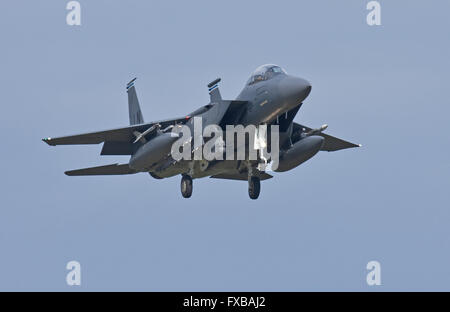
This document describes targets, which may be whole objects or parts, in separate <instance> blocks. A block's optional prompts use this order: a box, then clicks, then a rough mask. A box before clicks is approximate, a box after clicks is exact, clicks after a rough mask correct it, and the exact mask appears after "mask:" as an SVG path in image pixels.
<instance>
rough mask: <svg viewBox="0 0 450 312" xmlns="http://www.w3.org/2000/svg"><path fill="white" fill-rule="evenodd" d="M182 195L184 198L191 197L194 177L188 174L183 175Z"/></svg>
mask: <svg viewBox="0 0 450 312" xmlns="http://www.w3.org/2000/svg"><path fill="white" fill-rule="evenodd" d="M181 195H183V197H184V198H189V197H191V195H192V178H191V177H190V176H188V175H187V174H183V176H182V177H181Z"/></svg>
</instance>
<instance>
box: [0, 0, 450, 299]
mask: <svg viewBox="0 0 450 312" xmlns="http://www.w3.org/2000/svg"><path fill="white" fill-rule="evenodd" d="M67 2H68V1H61V0H58V1H57V0H47V1H21V0H20V1H3V2H2V4H1V5H0V12H1V13H0V15H1V16H0V38H1V43H2V48H1V49H0V65H1V66H0V72H1V74H0V90H1V94H2V103H3V105H2V110H3V111H2V114H0V118H1V123H0V127H1V131H0V136H1V141H2V144H3V145H2V146H3V158H2V160H3V161H2V162H1V165H0V170H1V172H2V178H1V179H0V189H1V197H0V198H1V199H0V201H1V209H0V250H1V257H0V290H59V291H76V290H149V291H160V290H168V291H171V290H179V291H180V290H181V291H198V290H202V291H204V290H206V291H208V290H211V291H214V290H217V291H228V290H234V291H247V290H254V291H282V290H286V291H302V290H306V291H309V290H314V291H321V290H326V291H328V290H339V291H347V290H356V291H377V290H447V291H448V290H450V289H449V285H450V283H449V281H450V266H449V263H450V249H449V244H450V228H449V226H448V224H449V221H450V212H449V205H448V202H449V192H448V187H449V173H450V170H449V169H450V165H449V159H450V157H449V156H450V155H449V154H450V147H449V144H448V141H449V140H448V133H449V130H450V129H449V128H450V126H449V124H450V123H449V117H448V116H449V114H450V109H449V104H450V103H449V100H448V84H449V82H450V81H449V78H448V74H449V72H450V61H449V55H450V41H449V33H448V30H449V29H450V20H449V19H448V12H449V11H450V3H449V2H448V1H444V0H436V1H433V2H426V1H406V0H402V1H380V3H381V10H382V11H381V14H382V17H381V21H382V25H381V26H377V27H369V26H368V25H367V24H366V15H367V13H368V11H367V10H366V3H367V2H368V1H363V0H358V1H356V0H353V1H331V0H328V1H325V0H320V1H245V2H243V1H223V2H216V1H214V2H211V1H189V2H186V1H183V2H182V1H179V2H174V1H106V0H102V1H101V0H98V1H86V0H80V3H81V10H82V12H81V14H82V18H81V19H82V25H81V26H68V25H67V24H66V14H67V11H66V9H65V6H66V3H67ZM265 63H275V64H278V65H280V66H282V67H284V68H285V69H286V70H287V71H288V72H289V73H290V74H293V75H297V76H301V77H303V78H305V79H308V80H309V81H310V82H311V83H312V86H313V88H312V93H311V95H310V96H309V97H308V99H307V100H306V101H305V103H304V105H303V106H302V108H301V110H300V112H299V113H298V115H297V117H296V119H295V120H296V121H297V122H299V123H302V124H305V125H308V126H312V127H317V126H320V125H322V124H324V123H327V124H328V125H329V128H328V129H327V130H326V132H327V133H329V134H332V135H335V136H338V137H341V138H344V139H347V140H349V141H352V142H355V143H361V144H363V147H362V148H359V149H350V150H344V151H339V152H334V153H326V152H321V153H319V154H318V155H317V156H316V157H314V158H313V159H311V160H310V161H308V162H306V163H304V164H303V165H301V166H300V167H298V168H296V169H294V170H292V171H290V172H287V173H283V174H276V175H275V178H274V179H271V180H269V181H264V182H263V183H262V192H261V196H260V198H259V199H258V200H257V201H251V200H250V199H248V194H247V185H246V183H245V182H242V183H241V182H236V181H221V180H218V181H216V180H211V179H201V180H195V181H194V193H193V196H192V198H191V199H189V200H185V199H183V198H182V197H181V194H180V191H179V183H180V181H179V178H178V177H177V178H171V179H166V180H162V181H158V180H154V179H152V178H151V177H150V176H148V175H147V174H139V175H133V176H123V177H79V178H73V177H67V176H65V175H64V174H63V172H64V171H65V170H67V169H75V168H82V167H89V166H95V165H102V164H109V163H115V162H121V163H123V162H126V161H128V159H127V157H122V156H103V157H100V156H99V153H100V149H101V145H99V146H63V147H49V146H47V145H46V144H44V143H43V142H41V141H40V139H41V138H43V137H47V136H60V135H68V134H75V133H81V132H88V131H94V130H102V129H107V128H114V127H119V126H125V125H127V123H128V111H127V98H126V92H125V85H126V83H127V82H128V81H129V80H130V79H131V78H133V77H135V76H137V77H138V80H137V82H136V87H137V92H138V96H139V100H140V102H141V107H142V111H143V114H144V118H145V119H146V121H151V120H158V119H165V118H170V117H175V116H183V115H185V114H186V113H189V112H191V111H193V110H194V109H196V108H197V107H199V106H201V105H204V104H206V103H207V102H208V93H207V88H206V84H207V83H208V82H209V81H211V80H213V79H215V78H216V77H222V82H221V92H222V95H223V97H224V98H227V99H233V98H234V97H235V96H236V95H237V94H238V93H239V91H240V90H241V88H242V87H243V84H244V83H245V81H246V80H247V79H248V76H249V75H250V73H251V72H252V71H253V70H254V69H255V68H256V67H257V66H259V65H261V64H265ZM71 260H77V261H79V262H80V263H81V271H82V285H81V286H79V287H76V286H73V287H69V286H67V284H66V281H65V277H66V274H67V272H68V271H67V270H66V264H67V262H69V261H71ZM371 260H377V261H379V262H380V264H381V274H382V286H377V287H369V286H368V285H367V284H366V274H367V270H366V264H367V263H368V262H369V261H371Z"/></svg>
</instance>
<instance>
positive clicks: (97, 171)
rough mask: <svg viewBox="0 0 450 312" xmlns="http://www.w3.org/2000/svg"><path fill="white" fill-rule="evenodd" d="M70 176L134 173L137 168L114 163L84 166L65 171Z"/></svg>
mask: <svg viewBox="0 0 450 312" xmlns="http://www.w3.org/2000/svg"><path fill="white" fill-rule="evenodd" d="M64 173H65V174H66V175H68V176H89V175H119V174H134V173H137V171H136V170H133V169H131V168H130V167H129V166H128V164H123V165H119V164H112V165H106V166H99V167H91V168H83V169H77V170H70V171H66V172H64Z"/></svg>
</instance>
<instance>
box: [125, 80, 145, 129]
mask: <svg viewBox="0 0 450 312" xmlns="http://www.w3.org/2000/svg"><path fill="white" fill-rule="evenodd" d="M135 81H136V78H134V79H133V80H131V81H130V82H129V83H128V84H127V93H128V113H129V115H130V125H137V124H142V123H144V118H143V117H142V112H141V108H140V107H139V101H138V98H137V95H136V89H135V87H134V82H135Z"/></svg>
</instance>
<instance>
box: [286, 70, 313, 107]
mask: <svg viewBox="0 0 450 312" xmlns="http://www.w3.org/2000/svg"><path fill="white" fill-rule="evenodd" d="M310 92H311V84H310V83H309V81H307V80H305V79H302V78H298V77H292V76H287V77H285V78H284V79H283V80H281V81H280V94H281V96H282V97H283V98H284V99H285V101H286V102H287V104H288V105H289V106H291V107H293V106H297V105H298V104H300V103H301V102H302V101H303V100H304V99H306V97H307V96H308V95H309V93H310Z"/></svg>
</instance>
